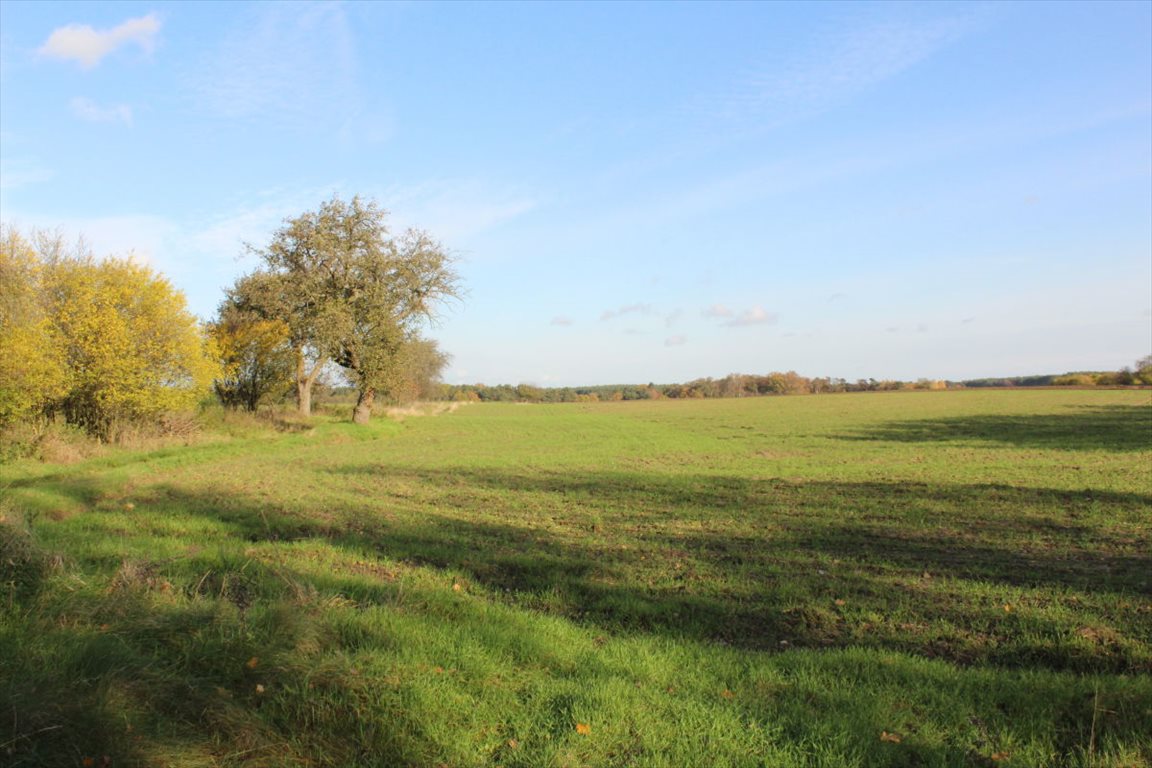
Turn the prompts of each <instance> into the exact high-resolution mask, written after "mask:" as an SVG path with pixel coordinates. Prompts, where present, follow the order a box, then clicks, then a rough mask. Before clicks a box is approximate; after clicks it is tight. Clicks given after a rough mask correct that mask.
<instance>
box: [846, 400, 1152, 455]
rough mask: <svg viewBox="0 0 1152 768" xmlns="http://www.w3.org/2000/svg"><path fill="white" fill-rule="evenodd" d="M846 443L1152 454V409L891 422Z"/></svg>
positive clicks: (1094, 408) (1100, 408)
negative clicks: (981, 444) (969, 443)
mask: <svg viewBox="0 0 1152 768" xmlns="http://www.w3.org/2000/svg"><path fill="white" fill-rule="evenodd" d="M840 438H841V439H843V440H882V441H888V442H898V443H926V442H964V441H979V442H990V443H1003V444H1006V445H1011V446H1015V447H1017V448H1043V449H1057V450H1068V451H1082V450H1097V451H1147V450H1152V408H1150V407H1148V406H1145V405H1106V406H1068V409H1067V412H1062V413H1058V414H1034V415H1001V414H986V415H978V416H954V417H948V418H941V419H915V420H908V421H892V422H888V423H886V424H883V425H880V426H878V427H875V428H873V429H868V430H864V431H861V432H859V433H853V434H847V435H841V436H840Z"/></svg>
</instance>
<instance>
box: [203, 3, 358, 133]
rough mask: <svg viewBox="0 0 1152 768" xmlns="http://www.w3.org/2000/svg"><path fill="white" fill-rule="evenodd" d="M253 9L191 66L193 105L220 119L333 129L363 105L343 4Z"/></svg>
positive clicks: (337, 130) (338, 129) (343, 126)
mask: <svg viewBox="0 0 1152 768" xmlns="http://www.w3.org/2000/svg"><path fill="white" fill-rule="evenodd" d="M257 9H258V11H257V13H256V14H255V15H252V16H250V17H248V18H245V19H244V20H243V21H242V22H241V23H240V24H239V25H238V26H236V27H235V28H233V29H232V30H231V31H230V32H229V33H228V34H227V35H226V36H225V37H224V39H223V42H222V43H220V44H219V45H218V46H217V47H215V48H214V49H213V50H211V51H209V52H208V53H207V54H206V55H205V58H204V59H203V60H202V61H201V62H200V63H199V65H198V66H196V68H195V69H194V70H193V71H192V72H191V74H190V77H189V80H190V82H189V86H190V88H191V91H192V93H193V95H194V98H193V103H194V105H195V106H196V107H198V108H199V109H200V110H202V111H204V112H207V113H208V114H210V115H214V116H217V117H222V118H225V119H232V120H259V121H260V122H261V124H263V125H266V126H270V127H276V128H281V129H283V128H297V129H299V128H310V127H311V128H315V127H321V128H324V129H328V130H331V131H332V132H333V135H338V134H339V133H340V132H341V131H342V130H344V129H346V127H347V126H348V125H349V121H351V120H353V119H354V118H355V117H356V115H357V114H358V112H359V111H360V110H359V95H358V88H357V83H356V54H355V45H354V43H353V35H352V32H351V30H350V28H349V24H348V20H347V18H346V16H345V12H344V9H343V8H342V7H341V6H340V5H339V4H337V3H288V4H264V5H259V6H257Z"/></svg>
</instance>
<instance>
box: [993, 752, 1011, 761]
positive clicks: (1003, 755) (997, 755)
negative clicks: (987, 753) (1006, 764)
mask: <svg viewBox="0 0 1152 768" xmlns="http://www.w3.org/2000/svg"><path fill="white" fill-rule="evenodd" d="M1008 757H1009V754H1008V753H1007V752H993V753H992V756H991V758H990V759H992V760H995V761H996V762H1000V761H1001V760H1007V759H1008Z"/></svg>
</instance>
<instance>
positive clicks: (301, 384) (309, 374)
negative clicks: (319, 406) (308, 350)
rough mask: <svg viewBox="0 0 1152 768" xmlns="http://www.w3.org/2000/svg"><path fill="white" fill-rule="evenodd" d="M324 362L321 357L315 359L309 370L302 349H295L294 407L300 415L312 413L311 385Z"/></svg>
mask: <svg viewBox="0 0 1152 768" xmlns="http://www.w3.org/2000/svg"><path fill="white" fill-rule="evenodd" d="M324 362H325V361H324V360H323V359H320V360H317V361H316V365H314V366H313V367H312V370H311V371H309V370H308V360H307V358H306V357H305V356H304V349H303V348H300V349H298V350H296V408H297V410H298V411H299V412H300V415H301V416H311V415H312V385H313V384H314V383H315V382H316V379H317V378H318V377H319V376H320V371H321V370H322V369H323V368H324Z"/></svg>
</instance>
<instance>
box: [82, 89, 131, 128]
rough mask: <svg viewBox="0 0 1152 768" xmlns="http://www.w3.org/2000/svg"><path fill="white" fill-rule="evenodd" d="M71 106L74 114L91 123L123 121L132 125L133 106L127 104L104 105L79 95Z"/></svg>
mask: <svg viewBox="0 0 1152 768" xmlns="http://www.w3.org/2000/svg"><path fill="white" fill-rule="evenodd" d="M70 106H71V107H72V114H74V115H76V117H78V118H80V119H81V120H84V121H87V122H89V123H123V124H124V125H132V107H130V106H128V105H127V104H112V105H110V106H107V107H102V106H100V105H99V104H97V103H96V102H94V101H93V100H92V99H89V98H85V97H83V96H77V97H76V98H74V99H72V101H71V103H70Z"/></svg>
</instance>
